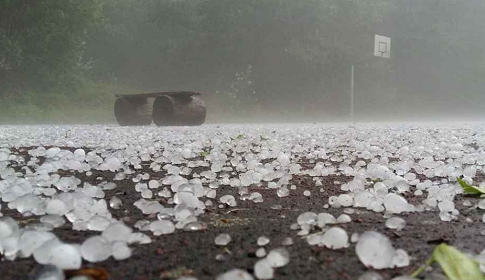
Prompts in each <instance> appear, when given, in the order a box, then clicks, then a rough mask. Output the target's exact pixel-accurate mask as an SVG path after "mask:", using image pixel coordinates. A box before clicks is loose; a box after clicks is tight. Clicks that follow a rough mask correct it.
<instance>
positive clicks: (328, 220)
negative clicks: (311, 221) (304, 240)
mask: <svg viewBox="0 0 485 280" xmlns="http://www.w3.org/2000/svg"><path fill="white" fill-rule="evenodd" d="M336 223H337V219H335V217H334V216H333V215H332V214H329V213H320V214H318V215H317V225H318V227H320V228H323V227H324V226H325V225H330V224H336Z"/></svg>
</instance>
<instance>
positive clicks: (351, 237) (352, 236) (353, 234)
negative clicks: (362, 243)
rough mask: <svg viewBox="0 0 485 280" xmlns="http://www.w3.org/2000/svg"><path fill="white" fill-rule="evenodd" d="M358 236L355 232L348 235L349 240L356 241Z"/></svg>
mask: <svg viewBox="0 0 485 280" xmlns="http://www.w3.org/2000/svg"><path fill="white" fill-rule="evenodd" d="M359 236H360V235H359V233H357V232H354V233H352V235H351V236H350V242H352V243H356V242H357V241H359Z"/></svg>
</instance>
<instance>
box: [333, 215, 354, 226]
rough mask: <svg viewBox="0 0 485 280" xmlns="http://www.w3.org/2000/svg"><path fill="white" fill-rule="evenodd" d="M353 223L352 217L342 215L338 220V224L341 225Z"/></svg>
mask: <svg viewBox="0 0 485 280" xmlns="http://www.w3.org/2000/svg"><path fill="white" fill-rule="evenodd" d="M351 221H352V218H350V216H349V215H346V214H342V215H340V216H338V218H337V222H338V223H339V224H344V223H350V222H351Z"/></svg>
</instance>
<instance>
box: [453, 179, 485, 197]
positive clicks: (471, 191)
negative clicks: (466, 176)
mask: <svg viewBox="0 0 485 280" xmlns="http://www.w3.org/2000/svg"><path fill="white" fill-rule="evenodd" d="M456 180H457V181H458V183H459V184H460V186H461V188H462V189H463V191H464V193H465V194H468V195H484V194H485V188H484V187H475V186H472V185H470V184H468V183H467V182H465V181H463V180H462V179H461V178H456Z"/></svg>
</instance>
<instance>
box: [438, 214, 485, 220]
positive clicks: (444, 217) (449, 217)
mask: <svg viewBox="0 0 485 280" xmlns="http://www.w3.org/2000/svg"><path fill="white" fill-rule="evenodd" d="M439 216H440V220H442V221H443V222H451V221H453V215H451V214H450V212H440V214H439ZM484 221H485V219H484Z"/></svg>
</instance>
